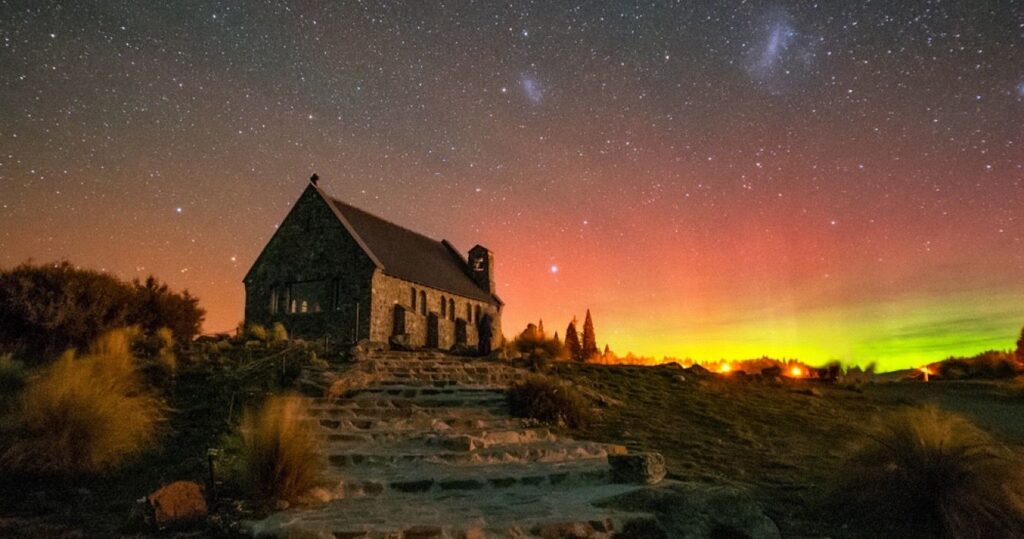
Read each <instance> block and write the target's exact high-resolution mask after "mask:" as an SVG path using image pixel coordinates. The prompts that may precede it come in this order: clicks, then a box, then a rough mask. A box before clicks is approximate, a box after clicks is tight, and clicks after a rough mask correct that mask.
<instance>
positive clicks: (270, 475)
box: [240, 395, 324, 501]
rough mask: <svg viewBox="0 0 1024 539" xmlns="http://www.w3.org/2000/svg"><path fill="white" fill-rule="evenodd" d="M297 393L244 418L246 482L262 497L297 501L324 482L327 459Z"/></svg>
mask: <svg viewBox="0 0 1024 539" xmlns="http://www.w3.org/2000/svg"><path fill="white" fill-rule="evenodd" d="M304 415H305V410H304V407H303V405H302V400H301V398H300V397H297V396H288V395H286V396H275V397H271V398H270V399H268V400H267V402H266V403H265V404H264V405H263V408H262V409H261V410H260V412H259V413H256V414H254V413H251V412H247V413H246V414H245V416H244V417H243V418H242V424H241V429H240V430H241V435H242V455H241V461H242V473H243V474H244V475H243V482H244V483H245V484H247V486H248V487H249V489H250V490H251V491H252V492H253V493H254V494H256V495H258V496H259V497H261V498H263V499H267V500H289V501H293V500H295V499H297V498H298V497H300V496H302V495H303V494H305V493H307V492H309V490H310V489H312V488H313V487H316V486H317V485H318V484H319V483H320V479H321V475H322V473H323V468H324V465H323V461H322V459H321V456H320V443H319V438H318V437H317V433H316V431H315V430H313V427H312V426H310V424H309V423H304V422H302V421H301V419H302V418H303V416H304Z"/></svg>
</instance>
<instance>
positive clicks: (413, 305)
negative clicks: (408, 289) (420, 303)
mask: <svg viewBox="0 0 1024 539" xmlns="http://www.w3.org/2000/svg"><path fill="white" fill-rule="evenodd" d="M411 306H412V310H413V312H416V289H415V288H413V289H412V301H411Z"/></svg>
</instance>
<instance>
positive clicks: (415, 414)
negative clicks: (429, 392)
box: [308, 404, 508, 419]
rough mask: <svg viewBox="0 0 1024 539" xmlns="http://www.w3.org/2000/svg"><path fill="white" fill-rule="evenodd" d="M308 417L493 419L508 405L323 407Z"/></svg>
mask: <svg viewBox="0 0 1024 539" xmlns="http://www.w3.org/2000/svg"><path fill="white" fill-rule="evenodd" d="M308 414H309V415H308V417H310V418H315V419H342V418H345V419H403V418H404V419H416V418H420V419H427V418H438V419H444V418H452V419H459V418H462V419H492V418H495V417H501V416H507V415H508V407H507V406H505V405H504V404H501V405H493V406H486V407H485V406H479V407H464V406H430V407H418V406H416V407H408V408H382V407H372V408H371V407H367V408H360V407H353V408H341V407H336V408H322V409H314V410H309V411H308Z"/></svg>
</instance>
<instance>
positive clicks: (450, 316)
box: [448, 298, 455, 321]
mask: <svg viewBox="0 0 1024 539" xmlns="http://www.w3.org/2000/svg"><path fill="white" fill-rule="evenodd" d="M448 319H449V320H452V321H454V320H455V300H454V299H451V298H448Z"/></svg>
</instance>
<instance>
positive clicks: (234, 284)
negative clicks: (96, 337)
mask: <svg viewBox="0 0 1024 539" xmlns="http://www.w3.org/2000/svg"><path fill="white" fill-rule="evenodd" d="M162 4H165V3H164V2H135V1H128V2H89V1H80V2H66V3H63V4H61V3H51V2H43V1H40V2H34V1H28V2H7V1H0V6H2V7H0V266H4V267H9V266H12V265H15V264H17V263H19V262H23V261H25V260H27V259H30V258H31V259H33V260H35V261H37V262H44V261H52V260H57V259H61V258H65V259H68V260H70V261H72V262H73V263H75V264H78V265H82V266H88V267H93V268H98V269H105V270H107V271H110V272H112V273H114V274H116V275H119V276H121V277H126V278H132V277H136V276H145V275H147V274H150V273H153V274H156V275H157V276H158V277H160V278H161V279H163V280H166V281H168V282H169V283H170V284H171V285H172V286H174V287H177V288H183V287H188V288H189V289H190V290H191V291H193V292H194V293H196V294H197V295H198V296H200V298H201V300H202V303H203V305H204V306H205V307H206V308H207V309H208V311H209V315H208V317H207V322H206V326H205V329H206V331H219V330H226V329H229V328H233V327H234V325H235V323H236V322H237V321H238V320H239V319H240V318H241V317H242V306H243V301H244V300H243V288H242V284H241V279H242V276H243V275H244V273H245V272H246V270H247V269H248V268H249V266H250V265H251V263H252V262H253V261H254V260H255V258H256V256H257V254H258V253H259V251H260V250H261V248H262V247H263V245H264V244H265V243H266V241H267V240H268V239H269V237H270V236H271V234H272V233H273V232H274V228H275V226H276V225H277V224H278V223H279V222H280V221H281V220H282V219H283V218H284V216H285V215H286V213H287V212H288V210H289V207H290V205H291V204H292V203H293V202H294V201H295V199H296V198H297V197H298V195H299V194H300V193H301V192H302V190H303V188H304V187H305V184H306V182H307V178H308V177H309V176H310V174H312V173H313V172H317V173H319V175H320V176H321V178H322V180H321V186H322V187H324V188H325V189H326V190H327V191H328V192H329V193H331V194H333V195H335V196H337V197H338V198H341V199H344V200H347V201H349V202H350V203H352V204H355V205H357V206H360V207H363V208H365V209H367V210H369V211H371V212H374V213H377V214H379V215H381V216H383V217H385V218H388V219H390V220H393V221H395V222H397V223H399V224H402V225H406V226H408V227H410V228H413V229H416V230H419V231H422V232H424V233H426V234H428V235H430V236H432V237H436V238H447V239H449V240H451V241H453V242H454V243H455V244H456V245H457V246H459V247H460V248H462V249H463V250H465V249H468V248H469V247H472V246H473V245H474V244H476V243H481V244H484V245H486V246H488V247H489V248H491V249H492V250H493V251H494V252H495V256H496V273H497V281H498V287H499V288H498V292H499V294H500V295H501V296H502V298H503V299H504V300H505V302H506V303H507V307H506V311H505V319H504V322H505V323H504V331H505V333H506V335H510V336H511V335H513V334H515V333H516V332H518V331H520V330H521V328H522V327H523V326H525V324H526V323H527V321H530V320H536V319H538V318H543V319H544V322H545V325H546V326H547V328H548V329H549V330H552V329H559V330H560V331H561V332H564V327H565V325H566V323H567V322H568V321H569V319H570V318H571V317H572V316H573V315H574V314H575V315H579V316H580V318H581V319H582V315H583V314H584V312H585V309H586V308H588V307H589V308H590V309H591V310H592V311H593V314H594V320H595V324H596V327H597V332H598V340H599V341H601V343H602V344H603V343H604V342H606V341H607V342H609V343H610V344H611V347H612V349H613V350H615V351H616V352H619V353H625V352H627V351H633V352H636V353H640V354H646V355H657V356H661V355H666V354H667V355H672V356H677V357H686V356H690V357H693V358H696V359H705V360H710V359H717V358H721V357H725V358H740V357H748V356H760V355H762V354H769V355H774V356H787V357H794V356H798V357H800V358H802V359H804V360H807V361H812V362H815V361H818V362H820V361H825V360H829V359H833V358H834V359H842V360H846V361H855V362H860V363H867V362H869V361H879V362H880V363H881V365H882V366H883V367H892V368H895V367H902V366H911V365H919V364H921V363H924V362H926V361H930V360H937V359H941V358H942V357H945V356H947V355H949V354H954V353H974V352H978V351H981V350H984V349H987V348H998V349H1006V348H1010V347H1011V346H1012V343H1013V341H1014V340H1015V338H1016V337H1017V334H1018V332H1019V331H1020V327H1021V325H1022V324H1024V7H1022V5H1021V4H1020V3H1016V2H1013V1H991V2H973V1H967V0H964V1H961V2H939V1H937V0H936V1H923V2H889V1H875V2H866V3H863V4H861V3H857V5H854V4H855V3H854V2H839V1H836V2H823V3H817V4H816V3H812V2H796V1H794V2H788V3H782V2H728V3H722V4H712V3H708V2H701V3H697V2H675V3H673V2H645V3H638V2H607V3H604V2H593V1H590V2H578V3H570V2H547V1H539V2H508V3H506V2H443V3H442V2H408V3H405V4H403V3H399V2H381V3H377V2H296V3H295V4H294V5H288V4H286V3H283V2H282V3H277V2H256V1H247V2H166V4H167V5H162Z"/></svg>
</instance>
